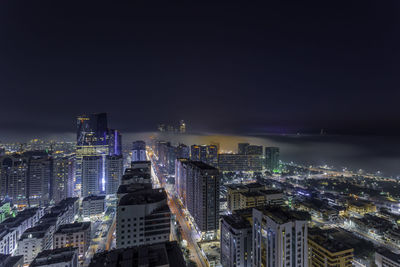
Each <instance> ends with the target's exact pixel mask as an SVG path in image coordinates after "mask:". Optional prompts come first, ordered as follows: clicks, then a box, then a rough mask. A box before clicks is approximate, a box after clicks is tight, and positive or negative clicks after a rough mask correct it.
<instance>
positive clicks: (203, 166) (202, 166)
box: [188, 161, 218, 170]
mask: <svg viewBox="0 0 400 267" xmlns="http://www.w3.org/2000/svg"><path fill="white" fill-rule="evenodd" d="M188 163H189V164H192V165H194V166H196V167H197V168H199V169H202V170H218V169H217V168H215V167H213V166H211V165H208V164H206V163H204V162H202V161H188Z"/></svg>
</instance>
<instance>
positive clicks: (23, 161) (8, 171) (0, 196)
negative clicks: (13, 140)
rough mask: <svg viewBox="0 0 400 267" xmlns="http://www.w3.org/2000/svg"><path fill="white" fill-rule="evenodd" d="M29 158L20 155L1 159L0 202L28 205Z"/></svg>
mask: <svg viewBox="0 0 400 267" xmlns="http://www.w3.org/2000/svg"><path fill="white" fill-rule="evenodd" d="M27 195H28V158H26V157H24V156H22V155H20V154H13V155H6V156H2V157H0V200H4V199H6V198H8V199H10V200H11V201H12V203H13V204H14V205H19V206H21V207H24V206H26V205H28V199H27Z"/></svg>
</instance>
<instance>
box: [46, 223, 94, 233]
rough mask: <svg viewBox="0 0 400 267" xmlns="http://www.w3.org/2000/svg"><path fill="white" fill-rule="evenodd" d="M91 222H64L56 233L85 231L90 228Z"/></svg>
mask: <svg viewBox="0 0 400 267" xmlns="http://www.w3.org/2000/svg"><path fill="white" fill-rule="evenodd" d="M89 227H90V222H75V223H69V224H62V225H60V226H59V227H58V230H57V231H56V232H55V233H54V234H66V233H75V232H80V231H85V230H87V229H89Z"/></svg>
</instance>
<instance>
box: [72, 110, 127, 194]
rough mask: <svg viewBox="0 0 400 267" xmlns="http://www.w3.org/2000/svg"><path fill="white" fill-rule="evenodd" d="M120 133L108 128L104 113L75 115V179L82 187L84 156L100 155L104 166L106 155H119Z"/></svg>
mask: <svg viewBox="0 0 400 267" xmlns="http://www.w3.org/2000/svg"><path fill="white" fill-rule="evenodd" d="M121 144H122V141H121V134H120V133H119V132H118V131H117V130H114V129H109V128H108V124H107V114H106V113H96V114H89V115H81V116H78V117H77V143H76V181H77V183H78V184H81V187H83V181H82V172H83V169H82V168H83V166H82V161H83V157H85V156H101V157H102V160H103V166H104V167H105V166H106V163H105V158H106V156H107V155H111V156H114V155H121ZM101 175H102V176H101V179H100V181H101V188H102V190H103V189H105V184H104V183H105V177H104V172H102V174H101Z"/></svg>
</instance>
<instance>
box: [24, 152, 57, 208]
mask: <svg viewBox="0 0 400 267" xmlns="http://www.w3.org/2000/svg"><path fill="white" fill-rule="evenodd" d="M24 155H25V156H26V157H28V158H29V161H28V202H29V206H38V205H39V206H40V205H46V204H48V203H49V202H50V199H51V197H52V193H53V192H52V188H51V187H50V186H51V185H52V183H53V181H52V179H53V159H52V158H51V157H50V156H49V155H48V154H47V153H46V152H44V151H43V152H42V151H30V152H26V153H24Z"/></svg>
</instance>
